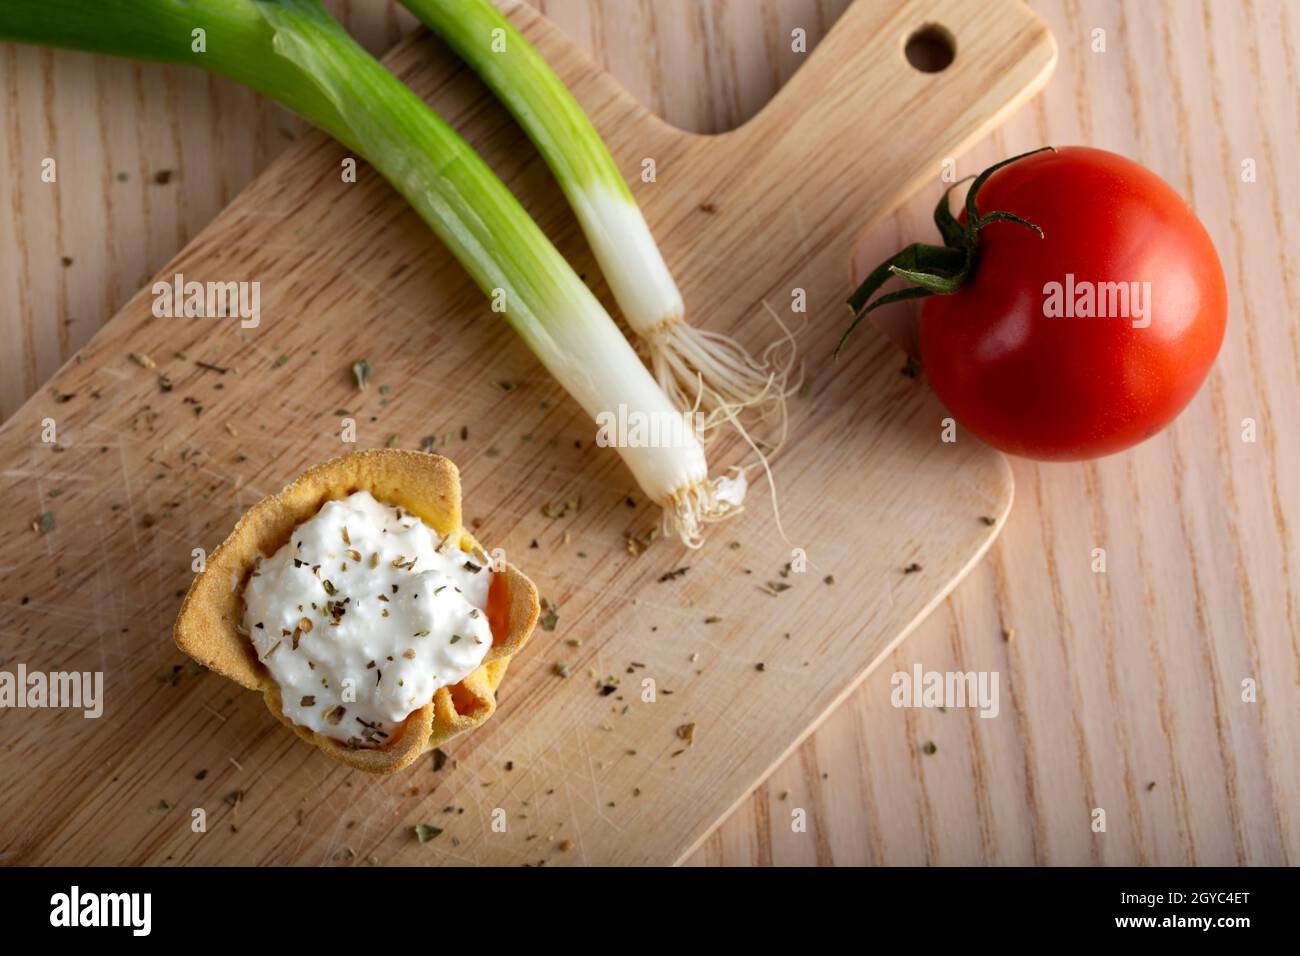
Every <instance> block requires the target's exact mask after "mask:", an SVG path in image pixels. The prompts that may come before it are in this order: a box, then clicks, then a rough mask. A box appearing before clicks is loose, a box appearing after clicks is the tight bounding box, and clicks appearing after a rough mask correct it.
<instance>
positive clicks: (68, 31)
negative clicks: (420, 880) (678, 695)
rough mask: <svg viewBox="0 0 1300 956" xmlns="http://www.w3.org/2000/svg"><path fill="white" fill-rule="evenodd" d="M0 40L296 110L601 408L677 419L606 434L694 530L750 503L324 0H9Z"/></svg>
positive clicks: (438, 128) (424, 111) (601, 414)
mask: <svg viewBox="0 0 1300 956" xmlns="http://www.w3.org/2000/svg"><path fill="white" fill-rule="evenodd" d="M196 30H202V31H204V34H203V43H202V46H203V49H202V50H200V49H198V45H199V44H198V41H197V39H196V36H197V34H196V33H195V32H194V31H196ZM0 39H12V40H19V41H23V42H31V43H43V44H50V45H56V46H64V47H72V48H76V49H82V50H93V51H98V52H105V53H113V54H117V55H122V56H130V57H136V58H143V59H152V60H164V61H167V62H173V63H189V64H192V65H195V66H201V67H204V68H206V69H210V70H214V71H215V72H218V73H222V74H224V75H226V76H229V77H231V78H233V79H235V80H238V81H240V82H242V83H247V84H248V85H249V86H252V87H254V88H255V89H258V90H260V91H261V92H263V93H265V94H266V95H268V96H270V97H272V98H274V99H276V100H278V101H279V102H281V103H283V104H284V105H286V106H288V107H290V108H291V109H293V110H295V111H296V112H298V113H299V114H300V115H302V116H303V117H305V118H306V119H308V120H310V121H311V122H312V123H314V124H316V125H317V126H319V127H321V128H322V129H324V130H326V131H327V132H329V133H330V134H331V135H333V136H334V137H335V138H336V139H338V140H339V141H340V142H342V143H343V144H344V145H346V146H348V147H349V148H350V149H352V150H354V151H355V152H357V153H358V154H359V155H361V156H363V157H364V158H365V159H366V160H368V161H369V162H370V163H371V164H372V165H373V166H374V167H375V168H376V169H378V170H379V171H380V172H381V173H382V174H383V175H384V177H385V178H386V179H388V181H389V182H390V183H392V184H393V186H394V187H395V188H396V189H397V190H398V191H399V192H400V193H401V194H402V195H403V196H405V197H406V199H407V201H408V202H409V203H410V204H411V206H412V207H413V208H414V209H415V210H416V211H417V212H418V213H419V214H420V216H421V217H422V218H423V219H424V220H425V222H426V223H428V225H429V226H430V227H431V228H432V229H433V230H434V232H435V233H437V235H438V236H439V238H441V239H442V241H443V242H444V243H445V244H446V245H447V247H448V248H449V249H450V250H451V251H452V253H453V254H454V255H455V256H456V258H457V259H458V260H459V261H460V263H461V265H462V266H463V267H464V268H465V270H466V271H467V272H468V273H469V274H470V276H471V277H472V278H473V279H474V281H475V282H476V283H477V284H478V286H479V288H480V289H482V290H483V291H484V292H485V293H486V294H488V295H489V296H490V297H493V298H494V300H495V301H497V302H500V303H501V305H502V306H503V312H504V315H505V317H506V319H507V321H508V322H509V323H510V325H511V326H512V327H513V328H514V329H515V331H516V332H518V334H519V335H520V336H521V337H522V338H523V339H524V341H525V342H526V343H527V345H528V347H529V348H530V349H532V351H533V352H534V354H536V355H537V357H538V358H539V359H540V360H541V361H542V364H543V365H545V366H546V367H547V369H549V370H550V372H551V374H552V375H554V376H555V377H556V379H558V380H559V382H560V383H561V384H562V385H563V386H564V387H565V389H566V390H567V391H568V392H569V394H570V395H572V396H573V397H574V398H575V399H576V400H577V401H578V403H579V404H580V405H581V406H582V407H583V408H584V409H585V410H586V411H587V412H588V413H589V414H590V415H591V416H592V417H593V418H595V419H597V420H598V421H602V420H604V421H606V422H608V421H609V420H610V419H611V418H614V417H616V418H617V419H618V420H619V421H620V422H621V421H628V420H632V421H648V422H655V423H659V424H657V425H656V426H655V427H657V428H660V429H661V430H662V429H663V428H664V423H667V422H669V421H670V420H674V419H675V423H676V424H677V425H678V426H680V427H677V428H675V429H673V430H672V431H671V433H669V432H664V431H661V434H670V437H671V440H670V441H663V442H658V443H653V442H652V443H646V442H644V441H637V440H635V436H634V438H633V440H631V441H629V440H627V438H626V435H625V434H624V433H623V432H622V431H620V432H619V433H618V436H617V438H616V439H615V440H614V441H611V442H608V443H610V444H614V445H616V447H617V448H618V450H619V452H620V454H622V456H623V458H624V460H625V461H626V463H627V465H628V467H629V468H630V469H631V471H632V474H633V475H634V477H635V478H636V480H637V481H638V483H639V484H640V485H641V488H642V489H643V490H644V491H645V493H646V494H647V496H648V497H650V498H651V500H653V501H655V502H656V503H658V504H659V505H660V506H662V507H663V509H664V515H665V521H666V523H667V524H668V526H669V527H670V528H671V529H672V530H674V531H675V532H676V533H677V534H678V535H680V537H681V538H682V540H683V541H684V542H686V543H687V544H689V545H692V546H696V545H698V544H699V543H700V540H701V535H702V531H703V525H704V524H706V523H708V522H710V521H715V520H719V519H721V518H724V517H727V516H729V515H730V514H733V513H735V512H736V511H737V510H739V507H740V502H741V500H742V499H743V496H744V491H745V482H744V476H743V473H738V474H737V475H736V476H735V477H718V478H714V479H710V478H709V476H708V472H707V466H706V463H705V457H704V449H703V446H702V445H701V444H700V441H699V439H698V438H697V437H696V435H695V432H694V430H692V428H690V427H689V424H688V423H687V422H685V421H684V416H683V415H682V414H680V413H679V412H678V411H677V410H676V409H675V408H674V406H673V404H672V402H671V400H670V399H669V398H668V396H667V395H666V394H665V393H664V390H663V389H662V388H660V386H659V385H658V384H657V383H656V381H655V379H654V378H653V377H652V376H651V375H650V373H649V372H648V371H647V370H646V368H645V366H644V365H643V364H642V363H641V360H640V359H639V358H638V357H637V355H636V353H635V352H634V351H633V349H632V347H631V346H630V345H629V344H628V343H627V340H626V339H625V338H624V337H623V334H622V333H621V332H620V331H619V329H618V326H617V325H615V324H614V321H613V319H611V318H610V317H609V315H608V314H607V313H606V312H605V310H604V308H603V307H602V306H601V305H600V303H599V301H598V300H597V299H596V297H595V296H594V295H593V294H592V293H591V291H590V290H589V289H588V288H587V286H586V285H585V284H584V283H583V282H582V280H581V279H580V278H579V277H578V276H577V274H576V273H574V271H573V269H572V268H571V267H570V266H569V264H568V263H567V262H566V261H565V260H564V258H563V256H561V255H560V253H559V252H558V251H557V250H556V249H555V247H554V246H553V245H552V244H551V243H550V241H549V240H548V239H547V238H546V236H545V235H544V234H543V233H542V232H541V230H540V229H539V228H538V227H537V225H536V223H534V222H533V220H532V219H531V218H530V217H529V215H528V214H527V212H525V211H524V209H523V207H522V206H520V205H519V203H518V201H517V200H516V199H515V198H514V196H513V195H511V193H510V191H509V190H508V189H507V188H506V187H505V185H504V184H503V183H502V182H501V180H500V179H498V178H497V176H496V175H495V174H494V173H493V172H492V170H491V169H489V168H488V166H487V165H486V164H485V163H484V162H483V160H482V159H480V158H479V156H478V154H477V153H475V152H474V150H473V149H472V148H471V147H470V146H469V145H468V144H467V143H466V142H465V141H464V140H463V139H461V137H460V136H458V135H457V134H456V132H455V131H454V130H452V129H451V127H449V126H448V125H447V124H446V123H444V122H443V121H442V120H441V119H440V118H439V117H438V116H437V115H435V114H434V113H433V111H432V110H430V109H429V108H428V106H426V105H425V104H424V102H423V101H421V100H420V99H419V97H417V96H416V95H415V94H414V93H412V92H411V91H410V90H409V89H407V88H406V86H404V85H403V84H402V83H401V82H400V81H399V80H398V79H397V78H396V77H394V76H393V75H392V74H391V73H390V72H388V71H387V70H386V69H384V68H383V67H382V66H381V65H380V64H379V63H378V62H377V61H375V60H374V59H373V58H372V57H371V56H370V55H369V54H368V53H366V52H365V50H363V49H362V48H361V47H360V46H358V45H357V44H356V43H355V42H354V41H353V40H352V38H351V37H349V36H348V34H347V33H346V32H345V31H344V30H343V29H342V28H341V27H340V26H339V25H338V24H337V23H336V22H335V21H334V20H333V19H331V18H330V16H329V14H327V13H326V12H325V10H324V9H323V8H322V7H321V6H320V3H319V0H190V2H186V0H39V2H38V0H4V2H3V3H0ZM602 429H604V425H602Z"/></svg>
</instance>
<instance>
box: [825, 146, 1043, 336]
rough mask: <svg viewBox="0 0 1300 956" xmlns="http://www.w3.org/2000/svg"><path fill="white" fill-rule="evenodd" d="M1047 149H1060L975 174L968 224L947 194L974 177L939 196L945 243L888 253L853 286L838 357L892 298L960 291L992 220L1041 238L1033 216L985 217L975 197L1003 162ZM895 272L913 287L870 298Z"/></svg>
mask: <svg viewBox="0 0 1300 956" xmlns="http://www.w3.org/2000/svg"><path fill="white" fill-rule="evenodd" d="M1048 150H1050V151H1052V152H1056V147H1055V146H1041V147H1039V148H1038V149H1033V150H1030V151H1029V152H1027V153H1021V154H1020V155H1018V156H1012V157H1011V158H1010V159H1004V160H1002V162H1000V163H994V164H993V165H992V166H990V167H989V168H988V169H986V170H984V171H983V172H982V173H980V174H979V175H978V176H975V177H974V182H972V183H971V185H970V189H968V190H967V191H966V206H965V208H966V223H965V225H963V224H962V223H961V222H960V221H959V220H958V219H957V217H955V216H954V215H953V214H952V209H951V207H950V206H949V203H948V195H949V194H950V193H951V192H952V191H953V190H954V189H956V188H957V187H958V186H959V185H960V184H962V183H964V182H966V180H967V179H971V178H972V177H970V176H967V177H965V178H964V179H959V180H957V182H955V183H953V184H952V185H951V186H949V187H948V188H947V189H945V190H944V191H943V196H942V197H940V199H939V204H938V205H937V206H935V209H934V224H935V226H936V228H938V230H939V235H940V236H941V237H942V238H943V245H942V246H932V245H927V244H926V243H923V242H915V243H913V244H912V245H910V246H908V247H906V248H905V249H903V250H902V251H901V252H898V253H895V254H894V255H892V256H890V257H889V258H888V259H886V260H885V261H884V262H882V263H881V264H880V265H878V266H877V267H876V268H875V269H873V270H872V271H871V273H870V275H868V276H867V277H866V278H865V279H863V280H862V284H861V285H859V286H858V287H857V289H855V290H854V292H853V295H851V296H849V299H848V303H849V308H851V309H852V310H853V321H852V322H851V323H849V327H848V328H847V329H845V330H844V334H843V335H841V336H840V341H839V344H838V345H836V346H835V356H836V357H837V358H838V357H839V354H840V350H841V349H843V348H844V343H845V342H847V341H848V338H849V336H850V335H852V334H853V330H854V329H856V328H857V327H858V323H860V322H861V321H862V320H863V319H864V318H865V317H866V315H867V313H868V312H871V311H873V310H875V309H878V308H879V307H880V306H882V305H888V304H889V303H891V302H901V301H903V300H905V299H922V298H925V297H926V296H931V295H952V294H953V293H954V292H958V291H960V290H961V288H962V286H964V285H965V284H966V283H967V282H969V281H970V278H971V276H972V275H974V274H975V267H976V265H977V264H978V263H979V251H980V243H979V234H980V230H981V229H983V228H984V227H985V226H987V225H989V224H990V223H994V222H1014V223H1016V224H1018V225H1021V226H1024V227H1025V228H1026V229H1032V230H1033V231H1034V232H1036V233H1038V237H1039V238H1040V239H1041V238H1043V230H1042V229H1040V228H1039V227H1038V226H1036V225H1034V223H1032V222H1030V221H1029V220H1027V219H1022V218H1021V217H1020V216H1017V215H1016V214H1015V213H1010V212H1005V211H1000V210H999V211H995V212H989V213H985V214H984V215H982V216H981V215H980V212H979V207H978V206H977V204H976V201H977V199H978V198H979V191H980V189H981V188H982V187H983V185H984V184H985V183H986V182H987V181H988V178H989V177H990V176H992V175H993V174H994V173H995V172H997V171H998V170H999V169H1001V168H1002V167H1003V166H1008V165H1010V164H1011V163H1014V162H1016V161H1017V160H1021V159H1024V158H1025V157H1027V156H1035V155H1037V154H1038V153H1042V152H1047V151H1048ZM893 276H898V277H899V278H900V279H905V280H906V281H908V282H910V283H912V285H911V286H910V287H908V288H906V289H900V290H898V291H897V292H890V293H887V294H885V295H882V296H878V297H877V298H875V299H872V296H873V295H875V294H876V292H878V291H879V290H880V287H881V286H883V285H884V284H885V283H886V282H887V281H889V279H890V278H891V277H893Z"/></svg>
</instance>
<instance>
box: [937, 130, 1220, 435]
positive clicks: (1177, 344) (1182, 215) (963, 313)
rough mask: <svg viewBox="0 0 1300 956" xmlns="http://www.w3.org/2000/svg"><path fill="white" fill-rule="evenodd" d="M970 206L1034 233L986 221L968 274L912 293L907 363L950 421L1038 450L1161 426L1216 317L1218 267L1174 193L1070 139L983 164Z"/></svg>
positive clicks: (1192, 382) (1214, 347)
mask: <svg viewBox="0 0 1300 956" xmlns="http://www.w3.org/2000/svg"><path fill="white" fill-rule="evenodd" d="M977 202H978V209H979V213H980V215H981V216H983V215H986V214H987V213H989V212H992V211H994V210H1005V211H1007V212H1011V213H1014V214H1016V215H1018V216H1020V217H1022V218H1024V219H1027V220H1029V221H1030V222H1033V223H1035V224H1037V225H1038V226H1039V227H1040V228H1041V229H1042V230H1043V238H1039V237H1038V236H1037V235H1036V234H1035V233H1034V232H1032V231H1031V230H1029V229H1027V228H1025V227H1024V226H1022V225H1019V224H1017V223H1013V222H994V223H990V224H989V225H987V226H985V227H984V228H983V229H982V230H981V232H980V233H979V242H980V246H979V249H980V251H979V259H978V263H977V265H976V267H975V274H974V277H973V279H971V281H970V282H969V283H968V284H967V285H965V286H964V287H962V289H961V290H960V291H958V292H956V293H955V294H952V295H936V296H932V297H930V298H928V299H926V300H925V304H924V307H923V309H922V312H921V324H920V348H921V364H922V366H923V367H924V369H925V372H926V376H927V378H928V379H929V381H930V383H931V385H932V386H933V387H934V390H935V391H936V392H937V393H938V395H939V398H940V399H941V400H942V401H943V403H944V405H946V406H947V408H948V409H949V411H951V412H952V414H953V416H954V417H955V418H956V419H957V420H958V421H959V422H961V424H962V425H964V426H965V427H966V428H968V429H969V430H970V431H971V432H972V433H974V434H975V435H977V436H979V437H980V438H982V439H983V440H984V441H986V442H988V443H989V444H990V445H993V446H995V447H997V448H1000V449H1002V450H1003V451H1006V452H1010V453H1012V454H1016V455H1024V456H1026V457H1029V458H1040V459H1047V460H1070V459H1081V458H1093V457H1096V456H1098V455H1106V454H1110V453H1111V452H1116V451H1120V450H1121V449H1124V448H1128V447H1129V446H1131V445H1135V444H1137V443H1138V442H1140V441H1142V440H1143V439H1146V438H1150V437H1151V436H1152V435H1154V434H1155V433H1156V432H1158V431H1160V429H1162V428H1164V427H1165V426H1166V425H1168V424H1169V422H1171V421H1172V420H1173V419H1174V417H1175V416H1176V415H1177V414H1178V413H1179V412H1180V411H1182V409H1183V407H1184V406H1185V405H1186V404H1187V403H1188V401H1190V400H1191V398H1192V396H1193V395H1194V394H1195V393H1196V390H1197V389H1198V388H1200V386H1201V383H1202V382H1204V381H1205V377H1206V375H1207V374H1208V373H1209V369H1210V365H1211V364H1212V363H1213V361H1214V357H1215V356H1216V355H1217V354H1218V352H1219V345H1220V344H1221V343H1222V341H1223V331H1224V324H1225V321H1226V317H1227V291H1226V289H1225V287H1224V280H1223V267H1222V266H1221V265H1220V263H1219V257H1218V255H1217V253H1216V252H1215V250H1214V244H1213V243H1212V242H1211V241H1210V237H1209V235H1208V234H1207V233H1206V231H1205V228H1204V227H1203V226H1202V225H1201V223H1200V221H1199V220H1198V219H1197V218H1196V214H1195V213H1193V212H1192V210H1191V209H1190V208H1189V207H1188V205H1187V203H1185V202H1184V201H1183V199H1182V197H1181V196H1179V195H1178V193H1176V192H1174V190H1173V189H1172V188H1171V187H1170V186H1169V185H1168V184H1167V183H1166V182H1165V181H1164V180H1162V179H1160V178H1159V177H1158V176H1156V175H1155V174H1154V173H1152V172H1150V171H1149V170H1147V169H1144V168H1143V167H1142V166H1139V165H1138V164H1137V163H1134V162H1132V161H1131V160H1128V159H1125V158H1124V157H1123V156H1117V155H1116V154H1114V153H1108V152H1105V151H1103V150H1099V149H1088V148H1085V147H1079V146H1075V147H1067V148H1064V149H1061V150H1059V151H1058V152H1055V153H1051V152H1045V153H1039V154H1037V155H1034V156H1029V157H1027V158H1025V159H1021V160H1018V161H1016V162H1014V163H1012V164H1010V165H1008V166H1006V167H1004V168H1002V169H1000V170H998V171H997V172H995V173H994V174H993V175H992V176H991V177H990V178H989V180H988V181H987V182H986V183H985V184H984V186H983V188H982V189H981V190H980V192H979V193H978V195H977ZM961 221H962V223H963V225H964V223H965V216H964V215H963V216H962V217H961ZM1119 283H1122V284H1123V286H1122V287H1121V286H1120V285H1118V284H1119ZM1107 284H1110V285H1107ZM1089 290H1091V291H1089ZM1089 298H1091V301H1092V308H1091V312H1092V313H1093V314H1092V316H1091V317H1086V316H1085V315H1081V314H1079V313H1087V312H1088V311H1089V308H1088V300H1089ZM1126 298H1127V302H1125V301H1124V299H1126ZM1098 313H1106V314H1105V315H1099V314H1098ZM1117 313H1118V314H1117Z"/></svg>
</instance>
